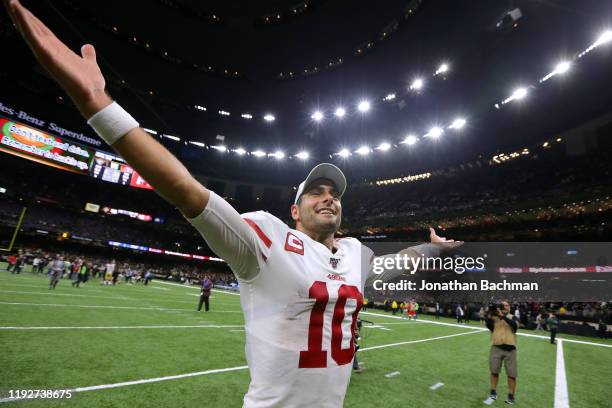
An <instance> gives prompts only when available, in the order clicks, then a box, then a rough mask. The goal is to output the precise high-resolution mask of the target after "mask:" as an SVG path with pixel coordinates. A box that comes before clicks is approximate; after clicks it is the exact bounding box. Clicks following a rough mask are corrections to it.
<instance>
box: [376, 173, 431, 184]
mask: <svg viewBox="0 0 612 408" xmlns="http://www.w3.org/2000/svg"><path fill="white" fill-rule="evenodd" d="M430 177H431V173H421V174H415V175H413V176H405V177H397V178H392V179H386V180H377V181H376V185H377V186H386V185H389V184H400V183H409V182H412V181H417V180H425V179H428V178H430Z"/></svg>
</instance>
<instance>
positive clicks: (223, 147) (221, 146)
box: [210, 145, 227, 153]
mask: <svg viewBox="0 0 612 408" xmlns="http://www.w3.org/2000/svg"><path fill="white" fill-rule="evenodd" d="M210 148H211V149H215V150H217V151H219V152H221V153H225V152H227V147H225V146H223V145H218V146H210Z"/></svg>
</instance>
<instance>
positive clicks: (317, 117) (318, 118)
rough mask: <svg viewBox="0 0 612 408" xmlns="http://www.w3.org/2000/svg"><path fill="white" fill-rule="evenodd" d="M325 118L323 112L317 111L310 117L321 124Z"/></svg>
mask: <svg viewBox="0 0 612 408" xmlns="http://www.w3.org/2000/svg"><path fill="white" fill-rule="evenodd" d="M324 117H325V116H324V115H323V112H321V111H320V110H318V111H315V112H314V113H313V114H312V115H310V118H311V119H312V120H314V121H315V122H321V121H322V120H323V118H324Z"/></svg>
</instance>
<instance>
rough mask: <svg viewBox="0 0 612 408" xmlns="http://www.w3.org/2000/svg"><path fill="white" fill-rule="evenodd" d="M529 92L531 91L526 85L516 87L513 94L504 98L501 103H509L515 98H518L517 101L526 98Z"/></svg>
mask: <svg viewBox="0 0 612 408" xmlns="http://www.w3.org/2000/svg"><path fill="white" fill-rule="evenodd" d="M528 92H529V91H528V90H527V88H525V87H520V88H516V89H515V90H514V92H512V95H510V96H509V97H507V98H506V99H504V100H503V101H502V102H501V104H502V105H505V104H507V103H508V102H512V101H514V100H517V101H518V100H521V99H524V98H525V97H526V96H527V93H528Z"/></svg>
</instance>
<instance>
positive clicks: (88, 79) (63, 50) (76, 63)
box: [3, 0, 209, 217]
mask: <svg viewBox="0 0 612 408" xmlns="http://www.w3.org/2000/svg"><path fill="white" fill-rule="evenodd" d="M3 1H4V3H5V5H6V7H7V10H8V12H9V14H10V16H11V19H12V20H13V23H14V24H15V26H16V28H17V29H18V30H19V32H20V33H21V35H22V36H23V38H24V39H25V40H26V42H27V43H28V45H29V46H30V48H31V49H32V52H33V53H34V55H35V56H36V59H37V60H38V61H39V62H40V64H41V65H42V66H43V67H44V68H45V69H46V70H47V71H48V72H49V73H50V74H51V76H53V78H54V79H55V80H56V81H57V82H58V83H59V85H60V86H61V87H62V88H63V89H64V90H65V91H66V93H67V94H68V96H70V98H71V99H72V100H73V102H74V104H75V105H76V107H77V108H78V109H79V111H80V112H81V114H82V115H83V117H84V118H85V119H90V118H91V117H92V116H93V115H94V114H95V113H97V112H99V111H100V110H102V109H104V108H105V107H107V106H108V105H110V104H111V103H112V102H113V101H112V99H111V97H110V96H109V95H108V94H107V93H106V91H105V85H106V83H105V80H104V76H103V75H102V72H101V70H100V67H99V66H98V64H97V62H96V51H95V49H94V47H93V46H92V45H90V44H87V45H84V46H83V47H82V48H81V55H80V56H79V55H77V54H76V53H74V52H73V51H72V50H70V48H68V47H67V46H66V45H65V44H64V43H62V42H61V41H60V40H59V39H58V38H57V37H56V36H55V34H53V32H51V30H49V28H47V26H45V24H44V23H43V22H41V21H40V20H39V19H38V18H37V17H36V16H34V15H33V14H32V13H31V12H30V11H29V10H27V9H26V8H25V7H23V6H22V5H21V4H20V3H19V1H17V0H3ZM112 148H113V149H115V150H116V151H117V152H118V153H119V154H120V155H121V156H122V157H123V158H124V159H125V160H126V161H127V162H128V163H129V164H130V166H132V167H133V168H134V169H135V170H136V171H138V172H139V173H140V174H141V175H142V176H143V178H144V179H145V180H147V182H148V183H149V184H151V185H152V186H153V187H154V188H155V190H156V191H157V192H158V193H159V194H160V195H161V196H162V197H164V198H165V199H166V200H168V201H170V202H171V203H172V204H174V205H175V206H176V207H177V208H178V209H179V210H181V212H182V213H183V214H185V216H186V217H195V216H196V215H198V214H200V213H201V212H202V210H203V209H204V208H205V207H206V204H207V202H208V197H209V192H208V191H207V190H206V189H205V188H204V187H203V186H202V185H201V184H200V183H198V181H197V180H196V179H195V178H193V177H192V176H191V174H189V171H187V169H186V168H185V166H183V165H182V164H181V162H179V161H178V160H177V159H176V158H175V157H174V156H173V155H172V154H171V153H170V152H169V151H168V150H166V149H165V148H164V147H163V146H162V145H161V144H159V143H158V142H157V141H156V140H155V139H153V138H152V137H151V136H149V135H148V134H147V133H146V132H145V131H143V130H142V129H140V128H139V127H135V128H133V129H132V130H130V131H129V132H128V133H127V134H126V135H125V136H123V137H121V138H120V139H119V140H117V141H116V142H115V143H113V144H112Z"/></svg>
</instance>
